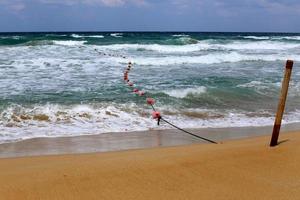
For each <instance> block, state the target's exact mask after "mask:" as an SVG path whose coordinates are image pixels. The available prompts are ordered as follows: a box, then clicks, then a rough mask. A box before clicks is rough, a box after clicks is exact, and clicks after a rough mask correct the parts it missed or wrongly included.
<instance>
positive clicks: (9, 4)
mask: <svg viewBox="0 0 300 200" xmlns="http://www.w3.org/2000/svg"><path fill="white" fill-rule="evenodd" d="M0 6H3V7H4V8H6V9H7V10H10V11H12V12H13V13H18V12H20V11H22V10H24V9H25V8H26V5H25V2H24V1H22V0H0Z"/></svg>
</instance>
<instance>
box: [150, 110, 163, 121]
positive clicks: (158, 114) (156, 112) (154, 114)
mask: <svg viewBox="0 0 300 200" xmlns="http://www.w3.org/2000/svg"><path fill="white" fill-rule="evenodd" d="M152 117H153V119H159V118H160V117H161V116H160V112H158V111H153V112H152Z"/></svg>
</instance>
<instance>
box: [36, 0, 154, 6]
mask: <svg viewBox="0 0 300 200" xmlns="http://www.w3.org/2000/svg"><path fill="white" fill-rule="evenodd" d="M37 1H39V2H42V3H46V4H63V5H69V6H72V5H76V4H86V5H103V6H108V7H118V6H123V5H125V4H133V5H137V6H142V5H147V4H148V3H147V2H146V0H37Z"/></svg>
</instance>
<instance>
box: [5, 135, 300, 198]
mask: <svg viewBox="0 0 300 200" xmlns="http://www.w3.org/2000/svg"><path fill="white" fill-rule="evenodd" d="M269 140H270V137H269V136H268V137H266V136H263V137H257V138H251V139H243V140H232V141H226V142H224V143H223V144H218V145H214V144H193V145H187V146H178V147H162V148H153V149H143V150H128V151H121V152H107V153H91V154H73V155H56V156H39V157H24V158H4V159H0V199H1V200H2V199H3V200H10V199H12V200H18V199H22V200H23V199H83V200H85V199H109V200H111V199H230V200H232V199H239V200H240V199H251V200H253V199H257V200H258V199H289V200H290V199H300V132H292V133H288V134H282V135H281V138H280V140H281V141H282V143H281V144H280V145H279V146H277V147H273V148H270V147H269V146H268V143H269Z"/></svg>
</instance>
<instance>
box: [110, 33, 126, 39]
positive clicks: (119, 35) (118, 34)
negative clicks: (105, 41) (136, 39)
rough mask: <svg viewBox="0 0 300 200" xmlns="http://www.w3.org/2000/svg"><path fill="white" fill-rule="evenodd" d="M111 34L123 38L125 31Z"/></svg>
mask: <svg viewBox="0 0 300 200" xmlns="http://www.w3.org/2000/svg"><path fill="white" fill-rule="evenodd" d="M110 36H112V37H116V38H121V37H123V33H111V34H110Z"/></svg>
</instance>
